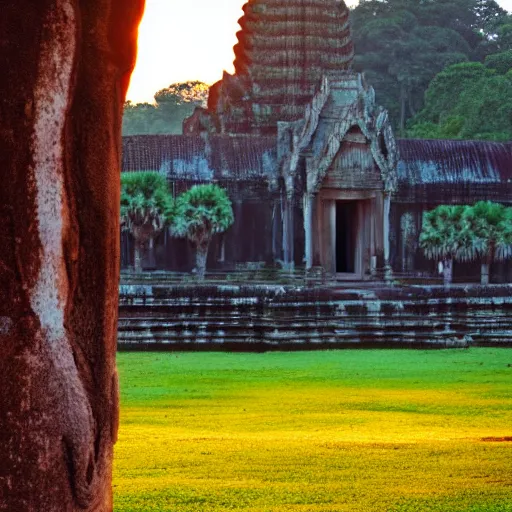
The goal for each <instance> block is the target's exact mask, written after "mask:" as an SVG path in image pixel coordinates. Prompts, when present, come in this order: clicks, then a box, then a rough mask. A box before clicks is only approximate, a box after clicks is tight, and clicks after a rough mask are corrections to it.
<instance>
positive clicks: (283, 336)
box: [118, 285, 512, 351]
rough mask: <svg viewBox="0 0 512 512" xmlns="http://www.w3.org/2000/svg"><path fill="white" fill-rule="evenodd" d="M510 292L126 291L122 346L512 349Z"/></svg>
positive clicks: (141, 288) (372, 289) (362, 289)
mask: <svg viewBox="0 0 512 512" xmlns="http://www.w3.org/2000/svg"><path fill="white" fill-rule="evenodd" d="M511 292H512V287H511V286H493V287H486V288H482V287H479V286H469V287H453V288H452V289H450V290H445V289H443V288H441V287H425V286H409V287H363V286H361V287H355V288H348V287H344V288H334V287H332V288H327V287H326V288H306V287H298V286H280V285H230V286H225V285H192V286H191V285H167V286H158V285H140V286H137V285H122V286H121V287H120V311H119V330H118V348H119V349H120V350H125V349H135V350H153V349H154V350H166V349H168V350H248V351H261V350H309V349H316V348H349V347H352V348H394V347H396V348H398V347H410V348H446V347H467V346H469V345H472V344H474V345H479V346H489V345H492V346H512V316H511V309H512V293H511Z"/></svg>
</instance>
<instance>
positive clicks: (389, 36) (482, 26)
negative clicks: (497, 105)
mask: <svg viewBox="0 0 512 512" xmlns="http://www.w3.org/2000/svg"><path fill="white" fill-rule="evenodd" d="M507 20H508V18H507V13H506V11H504V10H503V9H501V8H500V7H499V5H498V4H497V3H496V2H495V0H435V1H434V0H423V1H421V2H418V1H417V0H362V1H361V2H360V3H359V5H358V6H357V7H356V8H355V9H354V10H353V12H352V26H353V37H354V44H355V50H356V57H355V61H354V67H355V68H356V69H357V70H360V71H364V72H365V73H366V75H367V78H368V80H369V82H370V83H371V84H372V85H373V86H374V87H375V90H376V94H377V100H378V102H379V103H381V104H382V105H383V106H384V107H385V108H387V109H388V110H389V112H390V115H391V118H392V119H393V120H394V122H395V124H396V125H397V126H398V128H399V133H401V134H402V135H403V133H404V128H405V124H406V122H407V120H408V119H410V118H411V117H414V116H415V114H416V113H417V112H418V111H419V110H421V109H422V108H423V100H424V93H425V91H426V89H427V87H428V85H429V83H430V81H431V80H432V79H433V78H434V77H435V75H436V74H437V73H439V72H440V71H441V70H443V69H444V68H445V67H447V66H449V65H451V64H454V63H457V62H465V61H468V60H474V59H477V60H483V59H484V58H485V56H486V55H487V54H489V53H492V52H496V51H498V43H497V40H498V39H499V36H498V32H499V30H501V29H500V27H501V25H503V24H504V23H506V22H507Z"/></svg>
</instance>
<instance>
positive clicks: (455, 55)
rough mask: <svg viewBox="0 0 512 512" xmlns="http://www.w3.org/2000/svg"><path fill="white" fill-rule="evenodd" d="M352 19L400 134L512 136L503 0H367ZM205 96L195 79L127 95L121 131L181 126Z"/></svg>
mask: <svg viewBox="0 0 512 512" xmlns="http://www.w3.org/2000/svg"><path fill="white" fill-rule="evenodd" d="M351 21H352V37H353V40H354V45H355V59H354V65H353V67H354V69H355V70H356V71H364V73H365V75H366V78H367V81H368V83H369V84H370V85H372V86H373V87H374V89H375V91H376V99H377V103H378V104H380V105H382V106H383V107H384V108H386V109H388V111H389V113H390V116H391V119H392V121H393V125H394V128H395V130H396V133H397V135H398V136H399V137H414V138H435V139H482V140H496V141H503V140H510V139H512V15H511V14H509V13H507V11H505V10H504V9H502V8H501V7H500V6H499V5H498V3H497V2H496V1H495V0H435V1H428V0H427V1H422V2H418V1H417V0H363V1H361V2H360V3H359V5H358V6H356V7H355V8H353V9H352V12H351ZM207 97H208V85H207V84H205V83H203V82H200V81H189V82H184V83H177V84H171V85H170V86H169V87H167V88H164V89H162V90H160V91H157V92H156V93H155V96H154V99H155V101H154V103H132V102H129V101H128V102H127V103H126V104H125V113H124V118H123V135H136V134H180V133H182V123H183V119H185V118H186V117H188V116H189V115H191V114H192V112H193V111H194V108H195V107H196V106H204V105H205V104H206V101H207Z"/></svg>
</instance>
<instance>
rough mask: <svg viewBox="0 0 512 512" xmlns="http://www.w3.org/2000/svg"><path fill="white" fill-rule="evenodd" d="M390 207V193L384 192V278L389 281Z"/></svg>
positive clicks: (390, 274)
mask: <svg viewBox="0 0 512 512" xmlns="http://www.w3.org/2000/svg"><path fill="white" fill-rule="evenodd" d="M390 209H391V195H390V194H389V192H384V212H383V219H382V220H383V230H382V232H383V237H384V240H383V242H384V278H385V279H386V280H387V281H389V280H391V279H392V270H391V265H390V264H389V212H390Z"/></svg>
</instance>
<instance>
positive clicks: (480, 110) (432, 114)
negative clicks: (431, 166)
mask: <svg viewBox="0 0 512 512" xmlns="http://www.w3.org/2000/svg"><path fill="white" fill-rule="evenodd" d="M511 65H512V52H511V51H506V52H502V53H499V54H495V55H491V56H489V57H487V58H486V61H485V65H484V64H481V63H478V62H467V63H462V64H455V65H453V66H449V67H447V68H446V69H445V70H443V71H442V72H441V73H439V74H438V75H437V76H436V77H435V78H434V80H432V82H431V83H430V85H429V87H428V89H427V91H426V93H425V106H424V108H423V109H422V110H421V111H420V112H419V113H418V114H417V115H416V116H415V117H414V118H413V119H412V120H411V122H410V123H409V129H408V131H407V135H408V136H410V137H418V138H433V139H483V140H497V141H500V140H503V141H505V140H510V139H511V138H512V73H511V72H510V69H512V68H511V67H510V66H511Z"/></svg>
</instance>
